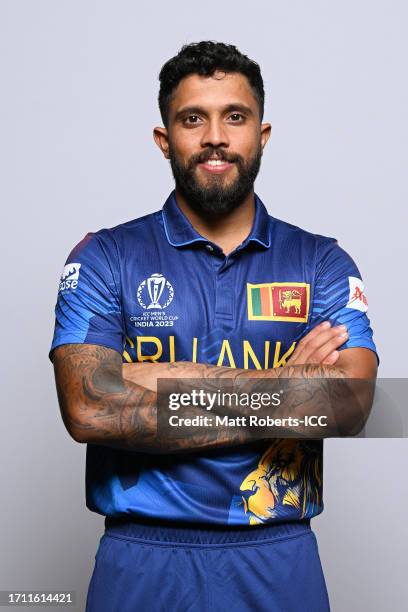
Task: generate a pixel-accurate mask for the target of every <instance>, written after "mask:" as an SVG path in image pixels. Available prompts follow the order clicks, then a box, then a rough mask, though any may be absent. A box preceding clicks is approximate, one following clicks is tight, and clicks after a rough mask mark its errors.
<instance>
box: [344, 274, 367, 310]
mask: <svg viewBox="0 0 408 612" xmlns="http://www.w3.org/2000/svg"><path fill="white" fill-rule="evenodd" d="M348 279H349V287H350V292H349V300H348V302H347V304H346V308H354V309H355V310H361V312H367V310H368V302H367V298H366V296H365V293H364V283H363V281H362V280H361V278H357V277H356V276H349V277H348Z"/></svg>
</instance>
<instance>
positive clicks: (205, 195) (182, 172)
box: [169, 144, 262, 217]
mask: <svg viewBox="0 0 408 612" xmlns="http://www.w3.org/2000/svg"><path fill="white" fill-rule="evenodd" d="M214 155H217V159H220V160H223V161H228V162H231V163H234V164H235V167H236V169H237V171H238V176H237V177H236V178H235V179H234V180H233V181H231V182H230V183H227V184H226V185H224V181H225V178H224V175H223V174H214V175H212V176H211V175H209V176H208V180H207V184H201V183H200V181H199V180H198V179H197V177H196V167H197V164H199V163H204V162H206V161H208V160H209V159H210V157H213V156H214ZM169 158H170V165H171V169H172V172H173V176H174V180H175V183H176V189H177V190H178V191H179V192H180V193H181V194H182V195H183V197H184V198H185V199H186V201H187V202H188V204H189V205H190V206H191V208H193V209H194V210H195V211H196V212H198V213H199V214H203V213H204V214H205V215H208V216H211V217H218V216H222V215H225V214H227V213H229V212H231V211H232V210H234V209H235V208H238V207H239V206H240V205H241V204H242V203H243V201H244V200H245V198H246V197H247V196H248V195H249V194H250V193H251V191H252V189H253V186H254V182H255V179H256V177H257V175H258V172H259V168H260V166H261V158H262V147H261V145H260V144H259V146H258V149H257V151H256V153H255V155H254V156H253V157H252V158H251V159H250V160H249V161H247V162H246V161H245V160H244V158H243V157H242V156H241V155H238V154H232V153H231V154H230V153H227V152H226V151H223V150H222V149H217V148H208V149H205V150H204V151H201V153H198V154H196V155H193V156H192V157H191V158H190V160H189V162H188V163H187V165H183V164H182V163H181V162H180V160H179V159H178V158H177V155H176V154H175V152H174V150H173V148H172V147H171V146H170V147H169Z"/></svg>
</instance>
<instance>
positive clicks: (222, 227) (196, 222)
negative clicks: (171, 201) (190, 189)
mask: <svg viewBox="0 0 408 612" xmlns="http://www.w3.org/2000/svg"><path fill="white" fill-rule="evenodd" d="M176 200H177V204H178V206H179V208H180V210H181V211H182V212H183V213H184V215H185V216H186V217H187V219H188V220H189V221H190V223H191V225H192V226H193V227H194V229H195V230H196V231H197V232H198V233H199V234H201V236H204V238H207V239H208V240H209V241H210V242H213V243H214V244H216V245H218V246H219V247H220V248H221V249H222V250H223V252H224V253H225V255H228V254H229V253H231V251H233V250H234V249H235V248H236V247H237V246H239V245H240V244H241V243H242V242H243V241H244V240H245V238H246V237H247V236H248V235H249V233H250V231H251V229H252V225H253V222H254V217H255V195H254V192H253V191H251V193H250V194H248V196H247V197H246V198H245V200H244V201H243V202H242V204H240V205H239V206H238V207H237V208H235V209H234V210H232V211H231V212H229V213H227V214H225V215H222V216H219V217H216V218H214V217H211V216H208V215H206V214H205V213H199V212H197V211H196V210H194V209H193V208H191V206H190V205H189V204H188V202H187V200H186V199H185V198H184V196H183V195H182V194H181V193H180V192H179V191H178V190H177V189H176Z"/></svg>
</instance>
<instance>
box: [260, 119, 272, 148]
mask: <svg viewBox="0 0 408 612" xmlns="http://www.w3.org/2000/svg"><path fill="white" fill-rule="evenodd" d="M271 133H272V125H271V124H270V123H262V125H261V145H262V149H263V148H264V146H265V145H266V143H267V142H268V140H269V137H270V135H271Z"/></svg>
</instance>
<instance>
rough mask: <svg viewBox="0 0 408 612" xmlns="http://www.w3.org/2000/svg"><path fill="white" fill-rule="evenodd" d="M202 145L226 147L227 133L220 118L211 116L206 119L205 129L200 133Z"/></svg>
mask: <svg viewBox="0 0 408 612" xmlns="http://www.w3.org/2000/svg"><path fill="white" fill-rule="evenodd" d="M201 146H202V147H209V146H211V147H228V146H229V138H228V134H227V132H226V130H225V127H224V126H223V123H222V121H221V120H220V119H216V118H213V119H211V120H209V121H208V123H207V125H206V129H205V130H204V131H203V133H202V139H201Z"/></svg>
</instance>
